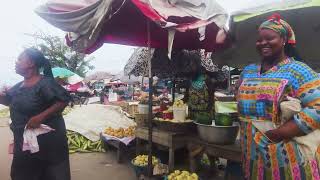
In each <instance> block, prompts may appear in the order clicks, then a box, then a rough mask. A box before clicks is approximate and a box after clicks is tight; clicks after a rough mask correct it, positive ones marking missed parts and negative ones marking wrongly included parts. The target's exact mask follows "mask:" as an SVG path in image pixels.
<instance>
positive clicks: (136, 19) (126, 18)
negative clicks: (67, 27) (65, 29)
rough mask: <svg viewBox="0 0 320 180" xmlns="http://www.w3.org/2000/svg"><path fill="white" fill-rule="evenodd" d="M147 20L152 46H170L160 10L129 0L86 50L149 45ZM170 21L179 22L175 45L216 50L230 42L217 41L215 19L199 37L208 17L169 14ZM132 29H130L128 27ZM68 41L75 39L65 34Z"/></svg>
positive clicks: (175, 47) (178, 47)
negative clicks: (109, 46)
mask: <svg viewBox="0 0 320 180" xmlns="http://www.w3.org/2000/svg"><path fill="white" fill-rule="evenodd" d="M147 21H150V32H151V47H152V48H165V49H166V48H168V31H167V29H163V28H162V27H160V26H159V25H158V24H157V23H164V22H166V21H165V20H164V18H162V17H161V16H160V15H159V14H157V13H156V12H155V11H154V10H153V9H151V8H150V7H149V6H147V5H146V4H144V3H142V2H141V1H140V0H127V2H126V3H125V4H124V5H123V7H121V9H120V10H119V12H118V13H117V14H115V15H114V16H113V17H112V18H111V19H110V20H109V21H107V22H106V23H105V25H104V27H103V28H102V30H101V32H100V36H99V37H98V40H97V41H96V42H95V44H94V45H92V46H91V47H89V48H87V49H86V50H85V51H84V53H87V54H90V53H92V52H94V51H95V50H97V49H98V48H100V47H101V46H102V45H103V44H104V43H114V44H122V45H130V46H141V47H147V42H148V38H147ZM168 21H170V22H173V23H176V24H179V25H178V27H177V28H178V30H180V31H187V30H188V31H187V32H176V34H175V39H174V43H173V48H174V49H205V50H207V51H214V50H217V49H221V48H225V47H227V46H228V45H229V43H228V42H226V43H224V44H216V43H215V40H216V36H217V33H218V31H219V27H218V26H217V25H216V24H215V23H211V24H209V25H207V26H206V31H205V37H206V38H205V39H204V40H203V41H200V40H199V33H198V29H195V28H198V27H199V26H205V25H206V21H201V20H199V19H197V18H194V17H173V16H171V17H169V18H168ZM128 29H130V31H128ZM66 40H67V44H68V45H69V46H72V42H71V41H70V40H69V38H68V37H67V36H66Z"/></svg>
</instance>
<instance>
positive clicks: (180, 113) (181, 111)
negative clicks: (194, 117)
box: [173, 106, 187, 121]
mask: <svg viewBox="0 0 320 180" xmlns="http://www.w3.org/2000/svg"><path fill="white" fill-rule="evenodd" d="M186 117H187V108H186V106H184V107H173V119H174V120H178V121H185V120H186Z"/></svg>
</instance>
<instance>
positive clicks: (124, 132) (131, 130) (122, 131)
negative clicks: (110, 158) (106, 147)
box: [104, 126, 135, 138]
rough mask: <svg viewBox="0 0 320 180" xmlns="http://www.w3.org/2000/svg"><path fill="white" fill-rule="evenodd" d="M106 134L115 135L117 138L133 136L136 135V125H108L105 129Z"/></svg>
mask: <svg viewBox="0 0 320 180" xmlns="http://www.w3.org/2000/svg"><path fill="white" fill-rule="evenodd" d="M104 134H107V135H109V136H114V137H117V138H124V137H132V136H134V135H135V127H134V126H129V127H128V128H118V129H114V128H111V127H108V128H106V129H105V131H104Z"/></svg>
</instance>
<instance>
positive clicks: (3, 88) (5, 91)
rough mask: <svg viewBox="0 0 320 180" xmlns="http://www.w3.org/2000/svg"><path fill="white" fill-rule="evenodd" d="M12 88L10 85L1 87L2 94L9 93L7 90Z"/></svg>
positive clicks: (0, 93) (0, 94) (0, 92)
mask: <svg viewBox="0 0 320 180" xmlns="http://www.w3.org/2000/svg"><path fill="white" fill-rule="evenodd" d="M9 89H10V88H9V87H8V86H2V87H1V88H0V96H6V94H7V91H8V90H9Z"/></svg>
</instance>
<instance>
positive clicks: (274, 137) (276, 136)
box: [265, 129, 283, 143]
mask: <svg viewBox="0 0 320 180" xmlns="http://www.w3.org/2000/svg"><path fill="white" fill-rule="evenodd" d="M265 134H266V136H267V138H269V140H271V141H272V142H275V143H278V142H280V141H282V140H283V138H282V136H281V134H280V133H279V131H278V129H274V130H269V131H267V132H266V133H265Z"/></svg>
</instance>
